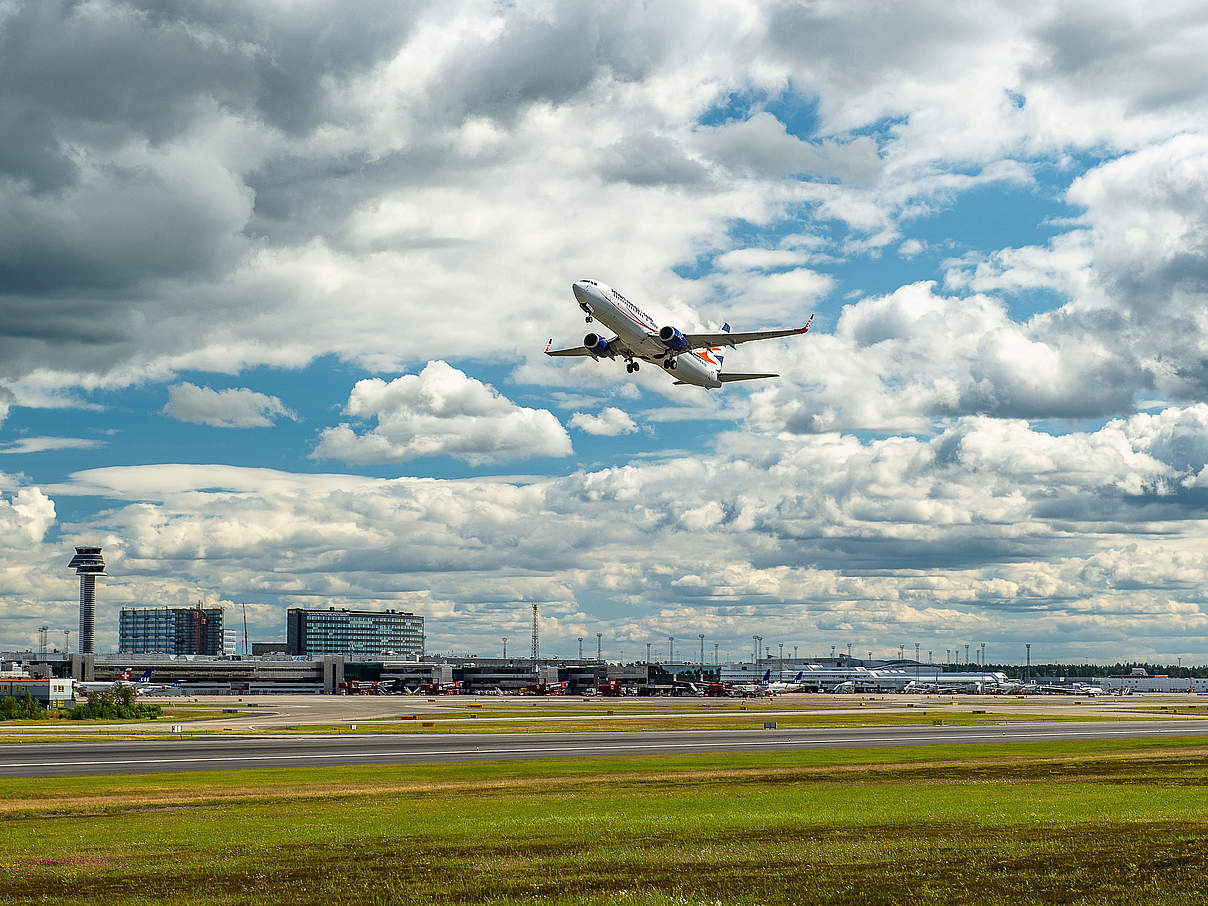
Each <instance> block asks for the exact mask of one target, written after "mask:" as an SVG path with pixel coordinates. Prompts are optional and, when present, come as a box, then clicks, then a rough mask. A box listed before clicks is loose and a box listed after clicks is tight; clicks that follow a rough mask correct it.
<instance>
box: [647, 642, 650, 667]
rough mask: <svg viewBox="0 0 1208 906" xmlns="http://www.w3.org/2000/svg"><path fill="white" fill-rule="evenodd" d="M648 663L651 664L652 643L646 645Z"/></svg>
mask: <svg viewBox="0 0 1208 906" xmlns="http://www.w3.org/2000/svg"><path fill="white" fill-rule="evenodd" d="M646 663H647V664H649V663H650V643H649V642H647V643H646Z"/></svg>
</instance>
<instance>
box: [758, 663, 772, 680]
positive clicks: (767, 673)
mask: <svg viewBox="0 0 1208 906" xmlns="http://www.w3.org/2000/svg"><path fill="white" fill-rule="evenodd" d="M771 681H772V668H771V667H769V668H768V669H767V670H765V671H763V679H761V680H760V682H761V683H770V682H771Z"/></svg>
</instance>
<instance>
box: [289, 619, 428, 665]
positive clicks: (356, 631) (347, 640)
mask: <svg viewBox="0 0 1208 906" xmlns="http://www.w3.org/2000/svg"><path fill="white" fill-rule="evenodd" d="M285 637H286V638H285V651H286V653H287V654H289V655H291V656H293V657H305V658H317V657H323V656H324V655H340V656H341V657H343V658H345V659H346V660H349V661H378V660H381V659H382V658H383V657H384V656H386V657H389V658H391V659H398V658H401V659H404V660H416V661H418V660H419V659H420V658H421V657H423V655H424V618H423V617H421V616H417V615H416V614H413V613H406V612H405V611H400V610H336V609H335V608H334V607H332V608H329V609H327V610H305V609H303V608H300V607H291V608H290V609H289V611H288V612H287V613H286V616H285Z"/></svg>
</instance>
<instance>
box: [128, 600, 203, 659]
mask: <svg viewBox="0 0 1208 906" xmlns="http://www.w3.org/2000/svg"><path fill="white" fill-rule="evenodd" d="M222 629H223V625H222V608H221V607H123V608H122V612H121V614H120V615H119V616H118V626H117V638H118V643H117V647H118V651H120V652H121V653H123V654H210V655H219V654H222V653H223V652H222V642H223V631H222Z"/></svg>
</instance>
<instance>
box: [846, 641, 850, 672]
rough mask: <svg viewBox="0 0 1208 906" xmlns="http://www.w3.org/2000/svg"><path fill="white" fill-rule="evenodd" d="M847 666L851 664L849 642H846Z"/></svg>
mask: <svg viewBox="0 0 1208 906" xmlns="http://www.w3.org/2000/svg"><path fill="white" fill-rule="evenodd" d="M847 666H849V667H850V666H851V642H848V643H847Z"/></svg>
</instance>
